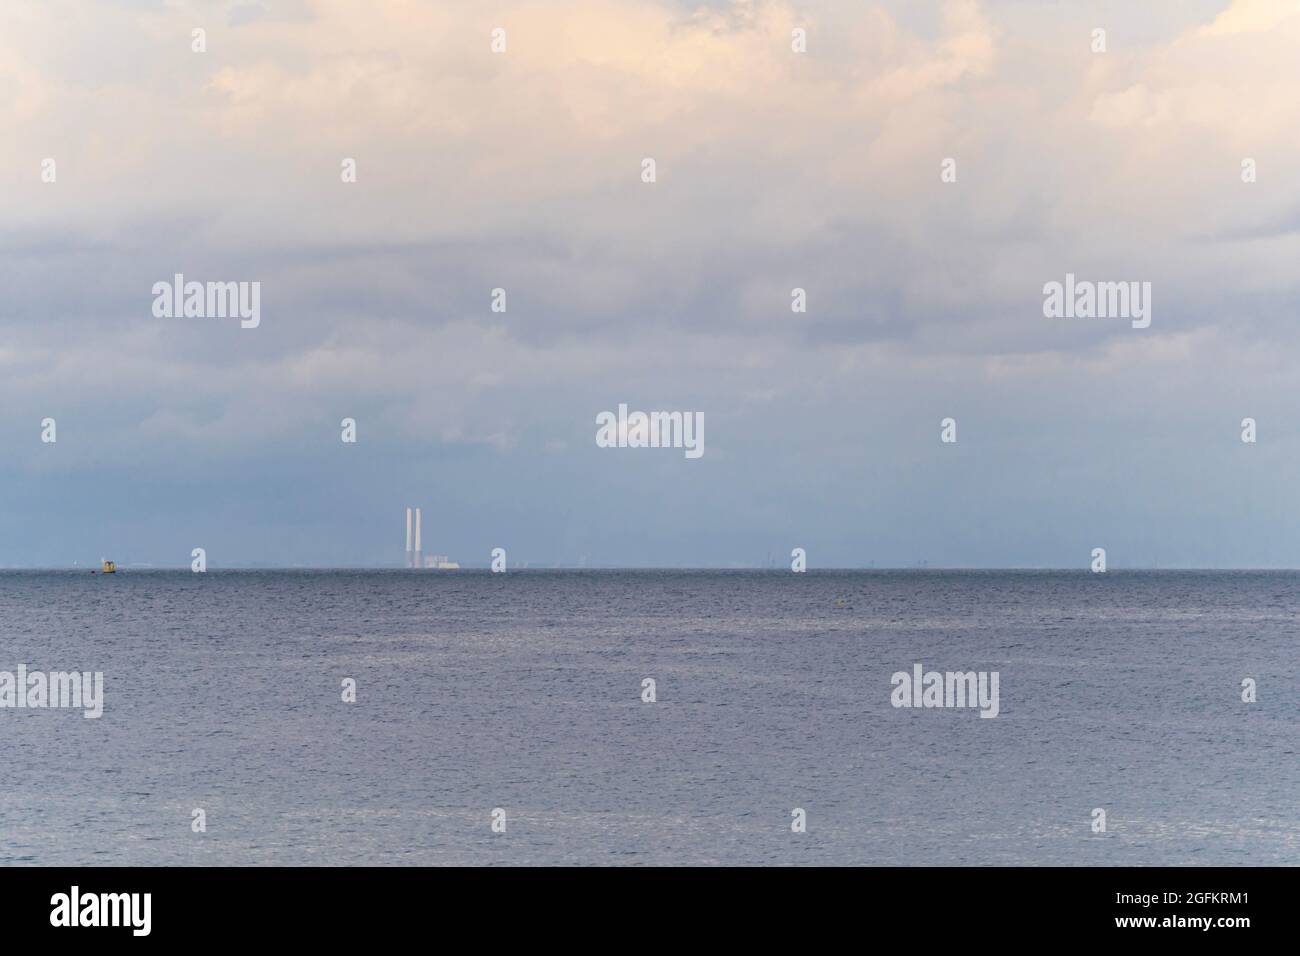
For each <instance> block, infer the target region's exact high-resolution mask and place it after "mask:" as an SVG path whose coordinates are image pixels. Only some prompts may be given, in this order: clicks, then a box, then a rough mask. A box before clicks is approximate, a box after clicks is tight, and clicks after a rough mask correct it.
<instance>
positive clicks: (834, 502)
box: [0, 0, 1300, 568]
mask: <svg viewBox="0 0 1300 956" xmlns="http://www.w3.org/2000/svg"><path fill="white" fill-rule="evenodd" d="M561 7H563V9H561ZM496 27H501V28H504V29H505V31H506V46H507V48H506V51H505V52H504V53H494V52H493V51H492V50H491V46H490V44H491V33H492V31H493V29H494V28H496ZM796 27H798V28H803V29H805V30H806V31H807V52H806V53H802V54H801V53H796V52H794V51H792V49H791V31H792V30H793V29H795V28H796ZM195 28H203V29H204V30H206V45H207V49H206V52H203V53H195V52H193V50H192V42H193V41H192V31H193V30H194V29H195ZM1098 28H1100V29H1104V30H1105V44H1106V50H1105V52H1104V53H1103V52H1094V50H1093V46H1094V30H1096V29H1098ZM1298 48H1300V2H1296V0H1235V2H1232V0H1151V2H1146V3H1141V4H1135V3H1131V2H1128V0H1116V2H1093V3H1085V2H1061V3H1057V2H1049V0H984V2H977V0H951V2H933V3H931V2H925V0H906V2H901V0H900V2H870V0H842V2H841V0H826V2H807V3H791V2H785V0H771V2H768V0H750V2H739V0H738V2H730V3H729V2H721V0H714V2H708V3H687V2H682V0H574V2H569V3H565V4H562V5H561V4H556V3H550V2H540V0H538V2H529V0H500V2H497V3H494V4H490V5H486V4H482V3H478V2H471V0H464V2H459V0H457V2H432V0H428V2H424V0H371V2H368V3H364V4H360V3H356V2H355V0H261V2H247V0H239V2H233V0H231V2H228V0H102V2H99V3H95V4H86V3H83V2H78V0H7V2H5V3H4V4H2V5H0V280H2V289H3V293H2V295H0V502H2V503H3V505H2V507H0V565H8V566H18V565H24V566H27V565H31V566H64V565H71V564H72V563H73V562H74V561H80V562H81V563H82V564H85V563H87V562H93V561H96V560H98V559H99V558H100V557H101V556H109V557H116V558H117V559H118V560H119V561H122V562H124V563H125V562H142V563H143V562H149V563H155V564H160V565H185V564H188V561H189V553H190V550H191V548H194V547H204V548H206V549H207V552H208V556H209V562H210V564H211V566H212V567H214V568H215V567H222V566H227V567H228V566H236V565H247V564H256V563H261V564H286V565H289V564H310V565H331V566H338V565H384V564H394V565H395V564H399V563H400V562H401V559H402V553H401V551H402V547H403V527H402V524H403V509H404V507H405V506H406V505H421V506H422V507H423V509H424V519H425V542H424V543H425V550H426V552H435V551H436V552H442V553H448V554H450V555H451V556H452V557H454V558H457V559H459V560H460V561H462V562H463V563H465V564H485V563H486V562H487V560H488V555H489V552H490V551H491V549H492V548H493V547H505V548H506V549H507V551H508V553H509V555H510V560H511V562H512V565H514V566H518V565H519V564H520V563H522V562H529V563H531V564H532V565H534V566H536V565H539V564H552V563H576V562H578V561H580V560H582V559H584V558H585V560H586V562H587V563H588V564H589V565H637V566H658V565H667V566H732V565H738V566H743V565H760V564H763V563H765V562H766V561H767V560H768V558H769V556H770V557H772V558H773V559H775V560H777V561H778V562H782V563H788V561H789V552H790V549H791V548H793V547H796V546H799V547H804V548H806V549H807V551H808V556H809V563H810V565H811V566H812V567H818V566H823V567H824V566H867V565H870V564H873V563H874V564H875V565H876V566H878V567H881V566H907V565H912V564H915V563H916V562H918V561H928V562H929V564H930V565H931V566H937V565H947V566H987V567H1001V566H1049V567H1086V566H1087V565H1088V562H1089V560H1090V557H1089V553H1090V551H1091V549H1092V548H1094V547H1105V548H1106V549H1107V553H1108V557H1109V562H1110V565H1111V566H1112V567H1124V566H1131V567H1150V566H1152V565H1153V564H1158V565H1159V566H1161V567H1178V566H1190V567H1274V566H1288V567H1298V566H1300V503H1297V500H1298V499H1297V489H1298V488H1300V405H1297V403H1296V398H1297V397H1298V396H1300V391H1298V390H1297V377H1298V373H1297V369H1300V332H1298V331H1297V323H1298V322H1300V309H1298V308H1297V306H1298V305H1300V296H1298V295H1297V291H1298V285H1300V266H1298V263H1300V58H1297V57H1296V55H1295V51H1296V50H1297V49H1298ZM646 157H652V158H654V160H655V162H656V172H657V180H656V181H655V182H654V183H645V182H643V181H642V177H641V169H642V160H643V159H644V158H646ZM345 158H353V159H355V162H356V169H357V181H356V182H355V183H344V182H343V181H342V177H341V175H340V172H341V164H342V162H343V160H344V159H345ZM945 158H952V159H954V160H955V162H956V171H957V177H956V181H955V182H943V181H942V179H941V175H940V173H941V163H942V162H943V161H944V159H945ZM1247 158H1249V159H1253V160H1254V162H1255V168H1256V171H1257V181H1255V182H1251V183H1246V182H1243V177H1242V162H1243V160H1244V159H1247ZM47 159H53V160H54V161H55V166H54V168H55V170H56V176H57V179H56V181H55V182H52V183H51V182H45V181H43V179H42V171H43V169H44V168H46V167H45V166H43V164H44V162H45V160H47ZM178 272H179V273H183V274H184V275H185V276H186V277H187V279H196V280H199V281H208V280H213V281H216V280H220V281H258V282H260V283H261V287H262V317H261V325H260V326H259V327H258V328H256V329H241V328H240V326H239V323H238V321H237V320H229V319H225V320H223V319H198V318H190V319H185V318H157V317H155V316H154V315H153V314H152V305H153V295H152V292H151V289H152V286H153V284H154V283H155V282H158V281H169V280H170V278H171V277H172V276H173V274H175V273H178ZM1067 272H1072V273H1075V274H1076V275H1078V276H1079V277H1080V278H1081V279H1093V280H1098V281H1127V280H1137V281H1147V282H1150V283H1151V284H1152V290H1153V292H1152V297H1153V302H1152V306H1153V308H1152V322H1151V326H1150V328H1147V329H1134V328H1132V327H1131V324H1130V323H1129V321H1127V320H1125V319H1122V318H1121V319H1103V318H1093V319H1083V318H1074V319H1064V318H1060V319H1054V318H1045V317H1044V315H1043V286H1044V283H1047V282H1051V281H1054V280H1055V281H1062V280H1064V277H1065V274H1066V273H1067ZM795 287H800V288H804V289H806V290H807V304H808V310H807V312H806V313H804V314H797V313H793V312H792V311H791V307H790V303H791V289H793V288H795ZM494 288H504V289H505V290H506V293H507V311H506V312H505V313H494V312H493V311H492V310H491V308H490V306H491V292H492V290H493V289H494ZM621 402H622V403H627V404H628V405H630V406H631V408H633V409H643V410H647V411H650V410H660V409H664V410H683V411H699V412H702V413H703V415H704V419H705V422H706V426H705V448H706V452H705V455H704V456H703V457H702V458H701V459H699V460H688V459H686V458H685V457H684V456H683V454H682V453H681V452H680V451H675V450H659V449H605V448H598V447H597V446H596V444H595V440H594V439H595V432H596V427H595V418H596V415H597V413H599V412H601V411H604V410H613V409H616V408H617V407H618V405H619V403H621ZM345 417H352V418H355V419H356V421H357V423H358V435H359V440H358V442H357V443H356V444H344V443H343V442H341V441H340V427H339V424H340V421H341V419H343V418H345ZM946 417H951V418H954V419H955V420H956V422H957V436H958V440H957V442H956V443H955V444H944V443H941V441H940V421H941V419H943V418H946ZM1245 417H1252V418H1254V419H1256V421H1257V422H1258V441H1257V443H1255V444H1246V443H1243V442H1242V441H1241V421H1242V419H1243V418H1245ZM45 418H53V419H55V421H56V422H57V442H55V443H53V444H50V443H44V442H42V441H41V422H42V420H43V419H45Z"/></svg>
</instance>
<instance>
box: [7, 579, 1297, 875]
mask: <svg viewBox="0 0 1300 956" xmlns="http://www.w3.org/2000/svg"><path fill="white" fill-rule="evenodd" d="M1297 608H1300V574H1292V573H1217V572H1169V573H1165V572H1123V571H1111V572H1109V573H1107V574H1105V575H1093V574H1090V573H1088V572H1086V571H1085V572H1079V573H1073V572H1060V573H1057V572H940V571H926V572H914V573H912V572H883V571H880V572H833V571H812V572H809V573H807V574H803V575H796V574H791V573H789V572H788V571H786V572H710V571H695V572H676V571H664V572H655V571H641V572H617V571H604V572H599V571H594V572H587V571H567V572H535V571H522V572H517V571H512V572H510V573H508V574H504V575H493V574H489V573H487V572H458V573H441V574H440V573H430V572H426V573H412V572H400V571H398V572H369V571H357V572H349V571H339V572H323V571H319V572H280V571H276V572H221V571H213V572H209V573H207V574H202V575H200V574H191V573H189V572H131V571H126V572H124V573H120V574H118V575H117V576H116V577H107V578H106V577H103V576H100V575H90V574H86V573H35V572H32V573H27V572H11V573H4V574H0V615H2V616H0V620H2V621H3V629H2V630H0V635H2V636H0V670H10V671H12V670H15V669H16V667H17V665H18V664H19V663H25V664H27V665H28V666H29V668H31V669H34V670H47V671H54V670H70V669H78V670H92V671H94V670H98V671H103V673H104V680H105V696H106V703H105V709H104V716H103V717H102V718H101V719H99V720H86V719H84V718H83V717H82V716H81V714H80V712H77V711H52V710H45V711H31V710H23V711H17V710H8V709H6V710H0V748H2V749H0V753H3V760H2V761H0V863H8V864H13V863H29V864H237V865H244V864H264V863H282V864H362V863H369V864H557V863H580V864H716V863H728V864H986V863H992V864H1092V865H1111V864H1293V865H1294V864H1300V756H1298V753H1297V751H1298V750H1300V693H1297V692H1298V691H1300V678H1298V674H1300V640H1298V637H1297V635H1298V633H1300V632H1298V625H1300V621H1298V620H1297ZM917 662H920V663H922V664H924V665H925V666H926V668H927V669H929V668H935V669H938V670H996V671H998V672H999V674H1000V708H1001V713H1000V715H999V716H998V717H997V718H995V719H981V718H980V717H979V716H978V713H977V711H975V710H904V709H895V708H893V707H892V706H890V691H891V684H890V676H891V674H893V673H894V672H895V671H899V670H910V669H911V667H912V665H913V664H915V663H917ZM348 677H350V678H354V679H355V680H356V682H357V687H358V699H357V702H356V703H355V704H347V703H344V702H343V701H342V700H341V689H340V685H341V682H342V680H343V679H344V678H348ZM646 677H651V678H654V680H655V681H656V684H657V696H658V700H657V702H656V703H653V704H650V703H643V702H642V700H641V688H642V680H643V678H646ZM1244 677H1252V678H1254V679H1255V680H1256V681H1257V682H1258V701H1257V702H1256V703H1253V704H1245V703H1243V702H1242V700H1241V681H1242V679H1243V678H1244ZM197 807H201V808H203V809H204V810H205V811H206V815H207V832H206V833H203V834H196V833H193V832H191V826H190V823H191V811H192V810H193V809H194V808H197ZM497 807H500V808H502V809H504V810H505V812H506V832H505V833H503V834H496V833H493V832H492V830H491V826H490V823H491V813H492V810H493V808H497ZM795 807H800V808H803V809H804V810H805V811H806V814H807V826H808V830H807V832H806V833H802V834H796V833H792V832H791V828H790V823H791V810H792V809H793V808H795ZM1094 807H1101V808H1104V809H1105V810H1106V812H1107V832H1106V833H1105V834H1093V833H1092V832H1091V829H1090V824H1091V820H1092V817H1091V812H1092V809H1093V808H1094Z"/></svg>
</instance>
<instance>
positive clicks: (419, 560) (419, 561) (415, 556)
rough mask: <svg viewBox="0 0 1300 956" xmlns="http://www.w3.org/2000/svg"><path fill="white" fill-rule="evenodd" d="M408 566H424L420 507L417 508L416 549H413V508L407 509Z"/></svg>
mask: <svg viewBox="0 0 1300 956" xmlns="http://www.w3.org/2000/svg"><path fill="white" fill-rule="evenodd" d="M406 566H407V567H408V568H422V567H424V555H423V554H422V553H421V551H420V509H419V508H416V509H415V551H412V550H411V509H410V508H407V509H406Z"/></svg>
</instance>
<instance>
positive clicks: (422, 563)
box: [406, 508, 460, 571]
mask: <svg viewBox="0 0 1300 956" xmlns="http://www.w3.org/2000/svg"><path fill="white" fill-rule="evenodd" d="M406 566H407V567H408V568H411V569H417V568H428V569H431V570H435V571H454V570H456V569H457V568H459V567H460V565H459V564H457V563H456V562H455V561H452V560H451V559H450V558H448V557H447V556H446V555H445V554H431V555H429V556H428V557H427V558H426V557H425V556H424V551H423V549H422V548H421V547H420V509H419V508H416V509H415V548H414V549H412V548H411V509H410V508H407V509H406Z"/></svg>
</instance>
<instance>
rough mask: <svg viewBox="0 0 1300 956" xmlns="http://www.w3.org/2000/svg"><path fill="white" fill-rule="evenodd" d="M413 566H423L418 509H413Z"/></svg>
mask: <svg viewBox="0 0 1300 956" xmlns="http://www.w3.org/2000/svg"><path fill="white" fill-rule="evenodd" d="M415 566H416V567H417V568H422V567H424V558H423V556H422V555H421V553H420V509H419V508H416V509H415Z"/></svg>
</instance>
